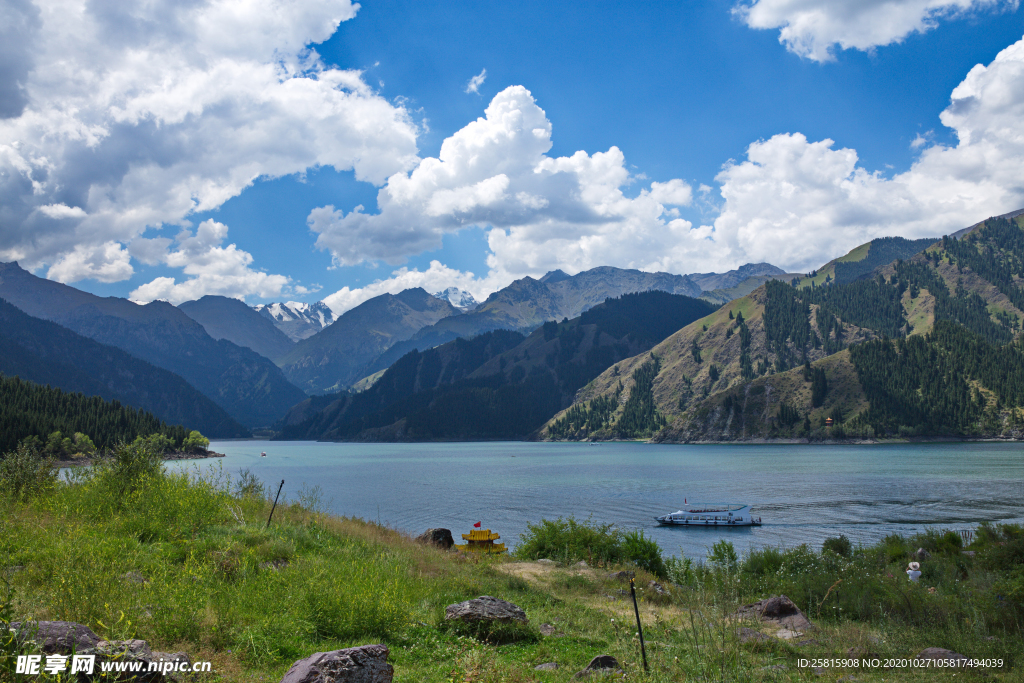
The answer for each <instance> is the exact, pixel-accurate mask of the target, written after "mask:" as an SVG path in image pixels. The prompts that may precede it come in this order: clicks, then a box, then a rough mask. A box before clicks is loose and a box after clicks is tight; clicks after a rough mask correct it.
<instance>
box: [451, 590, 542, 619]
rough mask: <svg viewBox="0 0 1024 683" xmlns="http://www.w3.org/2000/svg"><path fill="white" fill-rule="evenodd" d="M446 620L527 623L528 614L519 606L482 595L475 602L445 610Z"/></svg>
mask: <svg viewBox="0 0 1024 683" xmlns="http://www.w3.org/2000/svg"><path fill="white" fill-rule="evenodd" d="M444 618H445V619H457V620H459V621H499V622H502V623H511V622H513V621H518V622H519V623H522V624H525V623H526V622H527V619H526V612H524V611H523V610H522V608H520V607H519V606H518V605H514V604H512V603H511V602H508V601H507V600H502V599H500V598H495V597H492V596H490V595H481V596H480V597H479V598H476V599H474V600H466V601H465V602H459V603H456V604H454V605H448V606H447V607H445V608H444Z"/></svg>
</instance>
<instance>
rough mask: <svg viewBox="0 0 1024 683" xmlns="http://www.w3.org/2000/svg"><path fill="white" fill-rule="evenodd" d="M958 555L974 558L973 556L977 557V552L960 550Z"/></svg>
mask: <svg viewBox="0 0 1024 683" xmlns="http://www.w3.org/2000/svg"><path fill="white" fill-rule="evenodd" d="M960 554H961V555H966V556H967V557H974V556H976V555H977V554H978V553H977V551H975V550H961V551H960Z"/></svg>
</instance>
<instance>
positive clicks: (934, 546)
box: [0, 448, 1024, 682]
mask: <svg viewBox="0 0 1024 683" xmlns="http://www.w3.org/2000/svg"><path fill="white" fill-rule="evenodd" d="M69 476H70V478H69V479H65V480H61V481H52V480H47V481H43V482H42V483H41V484H40V485H38V486H34V487H28V488H22V489H20V490H19V493H18V494H14V493H13V492H12V491H11V489H9V488H5V489H4V491H3V494H2V495H0V574H2V577H3V580H2V581H0V591H3V598H4V607H3V613H0V619H7V620H20V619H24V618H31V619H40V620H42V619H50V620H55V619H61V620H69V621H76V622H80V623H83V624H86V625H88V626H89V627H90V628H92V629H93V630H95V631H96V632H97V633H99V634H100V635H101V636H104V637H107V638H117V639H124V638H129V637H135V638H141V639H145V640H147V641H148V642H149V643H150V645H151V646H153V648H154V649H159V650H163V651H180V650H184V651H186V652H188V653H189V654H190V655H191V657H192V658H193V660H210V661H212V662H213V669H214V671H215V675H214V676H213V677H212V679H211V680H224V681H278V680H280V677H281V676H282V675H283V674H284V672H285V671H286V670H287V669H288V667H289V666H290V665H291V664H292V662H294V661H295V660H296V659H299V658H302V657H305V656H308V655H309V654H311V653H312V652H316V651H326V650H332V649H336V648H341V647H348V646H352V645H361V644H366V643H372V642H383V643H385V644H387V645H388V647H389V648H390V649H391V656H390V661H391V663H392V664H393V665H394V667H395V679H396V680H397V681H409V682H413V681H480V682H483V681H495V682H497V681H507V682H516V681H568V680H569V679H570V678H571V676H572V675H573V674H574V673H575V672H576V671H578V670H580V669H582V668H583V667H584V666H585V665H586V664H587V662H588V661H589V660H590V659H591V658H592V657H593V656H595V655H598V654H611V655H613V656H615V657H616V658H618V660H619V661H620V662H621V663H622V665H623V668H624V669H625V670H626V672H627V673H628V675H629V678H630V679H633V680H641V681H682V680H693V681H697V680H700V681H705V680H706V681H784V680H786V681H788V680H810V679H814V680H838V679H840V678H842V677H843V676H848V675H851V674H852V675H854V677H855V678H856V680H860V681H873V680H879V681H881V680H885V681H902V680H943V679H948V680H962V679H964V678H968V679H974V678H979V679H981V678H983V677H984V678H985V680H998V681H1004V680H1005V681H1015V680H1020V672H1021V670H1022V668H1024V646H1022V642H1021V632H1022V615H1024V609H1022V605H1024V571H1022V569H1021V567H1022V566H1024V558H1022V557H1021V552H1022V548H1024V538H1022V536H1021V534H1020V530H1019V529H1017V528H999V529H997V528H985V529H982V530H980V531H979V532H978V533H976V534H975V536H974V539H973V545H972V546H971V548H972V550H973V551H974V553H975V554H974V556H973V557H972V556H970V555H965V554H963V552H962V551H963V550H964V548H963V547H961V545H960V544H958V541H959V540H960V538H959V536H949V535H946V536H942V535H929V536H922V537H918V538H914V539H902V538H899V537H890V538H889V539H886V540H885V542H883V543H880V544H878V545H876V546H873V547H871V548H862V549H858V548H852V547H849V545H848V544H844V543H843V542H842V541H841V540H838V539H836V540H832V541H830V544H829V548H828V549H825V550H818V549H811V548H806V547H801V548H797V549H793V550H788V551H782V550H776V549H766V550H762V551H758V552H755V553H752V554H750V555H748V556H746V557H743V558H737V557H736V555H735V553H734V552H733V551H732V547H731V546H729V545H728V544H724V543H722V544H719V545H716V546H715V547H714V548H712V549H711V553H710V555H709V558H708V560H707V561H706V562H701V563H696V562H691V561H688V560H685V559H684V560H678V559H668V560H667V561H665V560H664V559H663V558H662V557H660V555H659V556H652V554H651V550H652V546H653V544H652V543H651V542H650V541H649V539H645V538H644V537H643V536H642V535H640V534H617V533H616V532H615V531H614V530H612V529H607V528H601V527H594V526H593V525H588V524H586V523H582V522H575V521H574V522H573V523H572V524H569V523H568V522H567V521H565V520H562V521H559V522H542V523H540V524H538V525H536V526H535V527H532V529H531V531H530V532H529V538H526V539H523V542H522V543H521V544H520V547H521V555H522V556H521V557H519V558H478V557H465V556H463V555H461V554H457V553H446V552H442V551H440V550H437V549H434V548H431V547H427V546H423V545H420V544H418V543H415V542H414V541H412V540H411V539H409V538H408V537H407V536H404V535H402V534H401V533H399V532H397V531H395V530H392V529H388V528H385V527H382V526H380V525H376V524H373V523H368V522H364V521H361V520H356V519H347V518H341V517H333V516H328V515H326V514H324V513H323V512H322V509H323V499H322V494H321V492H320V491H318V490H316V489H306V490H305V491H303V492H302V493H301V494H300V495H299V496H298V499H297V500H295V501H289V502H286V503H285V504H284V505H279V506H278V508H277V511H276V512H275V514H274V521H273V523H272V524H271V525H270V527H269V529H268V528H265V527H266V519H267V515H268V513H269V512H270V503H269V502H268V500H267V491H266V490H265V489H264V487H263V485H262V484H261V483H260V482H258V481H256V480H254V479H253V478H252V477H251V476H249V475H247V474H244V473H243V474H242V476H238V475H236V476H234V477H229V476H228V475H227V474H226V473H224V472H222V471H221V470H220V469H218V468H217V467H216V466H213V467H209V466H208V467H207V469H206V470H204V471H200V470H198V469H197V470H195V471H193V472H191V473H167V472H165V471H164V470H163V468H162V465H161V464H160V462H159V459H158V458H155V457H152V456H149V455H148V454H147V452H146V451H145V449H138V448H136V449H132V448H127V449H124V450H123V451H122V452H120V453H119V454H118V456H117V457H116V458H114V459H113V460H111V461H109V462H107V463H105V464H104V465H102V466H100V467H96V468H91V469H88V470H84V469H83V470H76V471H74V472H71V473H70V475H69ZM499 531H500V530H499ZM581 539H582V540H581ZM918 547H924V548H926V549H927V551H928V552H929V553H930V557H929V558H928V559H927V560H925V561H924V562H922V565H923V567H922V568H923V570H924V576H923V577H922V581H921V583H920V584H910V583H909V582H908V581H907V579H906V576H905V575H904V574H903V569H904V568H905V565H906V562H907V559H908V558H909V556H910V554H911V552H913V551H916V550H917V548H918ZM541 555H543V556H546V557H553V558H556V559H558V560H561V561H562V563H561V564H558V565H552V564H549V563H538V562H536V561H534V560H535V559H536V558H537V557H539V556H541ZM580 559H584V560H587V561H588V564H589V565H590V566H588V567H580V566H576V565H575V564H574V563H575V562H576V561H578V560H580ZM630 562H638V563H639V564H640V565H642V566H643V567H646V569H641V568H640V567H638V566H636V564H629V563H630ZM624 567H625V568H629V569H631V570H633V571H635V572H636V575H637V586H638V589H639V590H638V593H639V595H640V610H641V616H642V619H643V621H644V632H645V636H646V639H647V641H648V646H649V647H648V653H647V654H648V659H649V661H650V665H651V671H650V672H649V673H646V674H645V673H644V672H643V669H642V666H641V662H640V649H639V641H638V639H637V638H636V636H635V632H636V626H635V622H634V621H633V616H632V603H631V602H630V601H629V598H628V584H626V583H623V582H622V581H621V580H620V579H616V578H612V577H611V576H610V575H609V574H610V572H611V571H612V570H617V569H621V568H624ZM651 572H654V574H652V573H651ZM652 581H658V582H659V583H660V585H661V586H663V587H664V592H663V593H662V592H659V590H658V589H657V588H656V587H655V586H653V585H652V584H651V582H652ZM778 593H785V594H786V595H788V596H789V597H790V598H792V599H793V600H794V601H795V602H796V603H797V604H798V605H799V607H800V608H801V609H802V610H803V611H804V612H805V613H806V614H807V616H808V617H809V618H810V619H811V620H812V621H814V622H815V623H816V624H817V626H818V628H817V629H816V630H814V631H813V632H809V633H807V634H805V635H804V636H802V637H800V638H799V639H794V640H789V641H785V640H781V639H778V638H774V637H770V638H769V639H768V640H765V641H760V642H758V641H750V642H746V643H741V642H740V640H739V638H738V637H737V633H736V631H737V628H738V627H740V626H743V625H748V624H743V623H741V622H740V621H739V620H737V619H735V618H733V617H731V616H730V615H732V614H733V613H734V612H735V610H736V608H737V607H738V606H739V605H741V604H744V603H747V602H752V601H754V600H757V599H760V598H764V597H767V596H769V595H772V594H778ZM480 595H493V596H496V597H500V598H503V599H506V600H510V601H512V602H514V603H516V604H518V605H519V606H521V607H522V608H523V609H525V610H526V612H527V615H528V616H529V619H530V625H529V627H527V628H525V629H517V630H515V631H513V632H497V633H491V634H488V633H477V634H476V637H473V636H472V635H468V634H465V633H460V632H458V631H453V630H450V629H449V628H447V627H446V625H445V623H444V619H443V616H444V608H445V606H446V605H448V604H451V603H454V602H459V601H462V600H466V599H470V598H475V597H478V596H480ZM541 624H550V625H551V629H553V634H552V635H541V632H540V630H539V627H540V625H541ZM753 626H754V627H755V628H761V629H762V630H764V631H765V633H766V634H771V633H772V631H771V630H770V629H765V628H764V627H763V626H757V625H753ZM551 629H545V630H546V631H550V630H551ZM805 641H812V642H809V643H808V642H805ZM800 642H802V643H804V644H798V643H800ZM926 647H945V648H949V649H951V650H955V651H957V652H961V653H964V654H966V655H970V656H973V657H991V658H1002V659H1003V660H1004V666H1003V668H1001V669H989V670H988V675H987V676H983V675H982V674H980V673H976V672H973V671H971V670H967V669H959V670H957V671H941V672H938V671H936V670H928V671H913V670H908V669H894V670H889V671H882V670H880V669H879V670H866V669H845V670H839V669H835V670H833V669H829V670H827V671H825V672H824V674H823V675H821V676H817V675H815V674H814V673H813V671H812V670H811V669H810V668H799V667H798V665H797V660H798V659H799V658H801V657H804V658H813V657H821V656H826V657H837V656H840V657H841V656H846V655H847V653H848V652H851V651H852V652H853V653H855V654H857V655H858V656H868V657H871V656H874V657H881V658H884V657H887V656H894V657H908V656H913V655H914V654H916V653H918V652H920V651H921V650H922V649H924V648H926ZM851 648H852V650H851ZM545 662H557V663H558V664H559V666H560V668H559V669H558V670H555V671H535V670H534V668H533V667H534V666H536V665H538V664H541V663H545ZM8 665H9V661H7V662H4V663H0V679H4V677H6V678H7V679H13V680H18V679H19V678H20V679H21V680H25V677H17V676H15V675H14V674H12V673H10V669H9V668H6V667H8Z"/></svg>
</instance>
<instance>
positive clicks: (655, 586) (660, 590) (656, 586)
mask: <svg viewBox="0 0 1024 683" xmlns="http://www.w3.org/2000/svg"><path fill="white" fill-rule="evenodd" d="M647 585H648V587H650V589H651V590H652V591H654V592H655V593H657V594H658V595H668V591H667V590H665V587H664V586H662V585H661V584H660V583H658V582H657V581H651V582H650V583H649V584H647Z"/></svg>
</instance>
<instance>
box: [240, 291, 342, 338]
mask: <svg viewBox="0 0 1024 683" xmlns="http://www.w3.org/2000/svg"><path fill="white" fill-rule="evenodd" d="M252 308H253V310H254V311H256V312H257V313H259V314H260V315H262V316H263V317H265V318H266V319H267V320H269V321H271V322H272V323H274V325H275V326H276V327H277V328H278V329H279V330H281V331H282V332H284V333H285V334H286V335H288V338H289V339H291V340H292V341H294V342H300V341H302V340H303V339H307V338H309V337H312V336H313V335H314V334H316V333H317V332H319V331H320V330H322V329H324V328H325V327H327V326H328V325H330V324H331V323H333V322H334V320H335V318H334V313H332V312H331V309H330V308H329V307H328V306H327V304H325V303H324V302H323V301H317V302H315V303H312V304H304V303H301V302H298V301H288V302H285V303H273V304H257V305H256V306H253V307H252Z"/></svg>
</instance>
